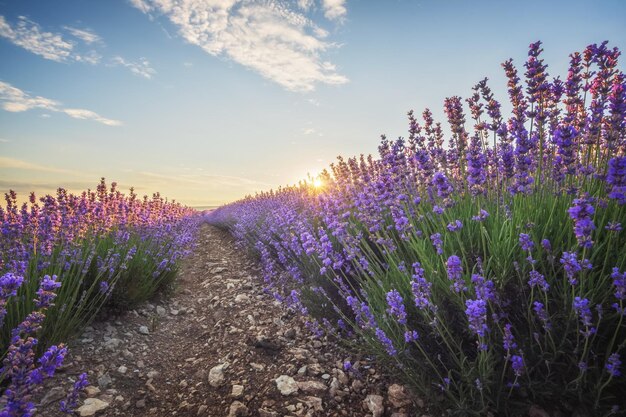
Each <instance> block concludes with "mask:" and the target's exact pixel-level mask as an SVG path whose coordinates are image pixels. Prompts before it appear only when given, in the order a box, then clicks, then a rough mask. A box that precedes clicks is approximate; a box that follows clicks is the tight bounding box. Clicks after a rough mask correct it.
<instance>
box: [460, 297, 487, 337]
mask: <svg viewBox="0 0 626 417" xmlns="http://www.w3.org/2000/svg"><path fill="white" fill-rule="evenodd" d="M465 306H466V307H467V308H466V309H465V314H466V315H467V320H468V321H469V329H470V330H471V331H472V332H474V333H475V334H477V335H478V336H480V337H484V336H485V335H486V334H487V332H488V331H489V327H488V326H487V301H485V300H481V299H478V300H466V301H465Z"/></svg>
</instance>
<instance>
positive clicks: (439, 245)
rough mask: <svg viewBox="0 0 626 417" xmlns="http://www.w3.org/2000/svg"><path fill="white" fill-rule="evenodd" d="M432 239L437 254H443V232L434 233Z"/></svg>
mask: <svg viewBox="0 0 626 417" xmlns="http://www.w3.org/2000/svg"><path fill="white" fill-rule="evenodd" d="M430 240H431V241H432V242H433V246H434V247H435V250H436V251H437V255H442V254H443V240H442V239H441V233H434V234H432V235H431V236H430Z"/></svg>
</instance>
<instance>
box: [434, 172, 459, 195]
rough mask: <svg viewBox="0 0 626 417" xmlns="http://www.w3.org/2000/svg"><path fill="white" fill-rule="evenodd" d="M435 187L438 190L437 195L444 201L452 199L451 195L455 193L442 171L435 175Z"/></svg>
mask: <svg viewBox="0 0 626 417" xmlns="http://www.w3.org/2000/svg"><path fill="white" fill-rule="evenodd" d="M433 186H434V187H436V188H437V195H438V196H439V197H441V198H442V199H444V200H445V199H447V198H448V197H450V194H452V192H453V191H454V188H453V187H452V185H451V184H450V182H449V181H448V178H447V177H446V175H445V174H444V173H443V172H441V171H438V172H435V175H433Z"/></svg>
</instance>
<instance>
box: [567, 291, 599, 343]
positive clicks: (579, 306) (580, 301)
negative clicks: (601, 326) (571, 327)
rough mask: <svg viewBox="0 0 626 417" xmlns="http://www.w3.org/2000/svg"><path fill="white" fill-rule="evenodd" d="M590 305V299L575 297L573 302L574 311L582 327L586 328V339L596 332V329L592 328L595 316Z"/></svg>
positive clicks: (584, 332)
mask: <svg viewBox="0 0 626 417" xmlns="http://www.w3.org/2000/svg"><path fill="white" fill-rule="evenodd" d="M589 304H590V302H589V300H588V299H586V298H581V297H575V298H574V301H573V302H572V306H573V308H574V311H576V313H577V314H578V317H579V318H580V322H581V323H582V325H583V326H585V330H584V331H582V334H583V335H585V337H589V336H590V335H592V334H593V333H595V332H596V329H595V328H594V327H592V325H593V323H592V319H593V316H592V313H591V308H590V307H589Z"/></svg>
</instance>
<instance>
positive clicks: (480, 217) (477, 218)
mask: <svg viewBox="0 0 626 417" xmlns="http://www.w3.org/2000/svg"><path fill="white" fill-rule="evenodd" d="M487 217H489V212H487V210H483V209H480V212H479V213H478V215H476V216H472V220H474V221H477V222H482V221H484V220H485V219H487Z"/></svg>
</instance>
